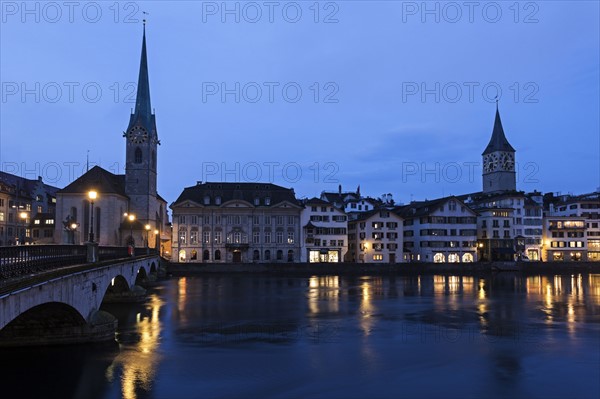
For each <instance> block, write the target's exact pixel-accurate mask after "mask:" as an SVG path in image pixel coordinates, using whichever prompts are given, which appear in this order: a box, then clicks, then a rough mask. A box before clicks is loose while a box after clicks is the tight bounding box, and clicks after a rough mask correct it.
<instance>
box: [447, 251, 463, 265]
mask: <svg viewBox="0 0 600 399" xmlns="http://www.w3.org/2000/svg"><path fill="white" fill-rule="evenodd" d="M448 262H450V263H458V262H460V257H459V256H458V254H455V253H452V254H449V255H448Z"/></svg>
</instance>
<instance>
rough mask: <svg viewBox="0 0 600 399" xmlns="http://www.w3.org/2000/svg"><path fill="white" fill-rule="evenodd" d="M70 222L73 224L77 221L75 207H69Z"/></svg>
mask: <svg viewBox="0 0 600 399" xmlns="http://www.w3.org/2000/svg"><path fill="white" fill-rule="evenodd" d="M71 220H72V221H73V222H75V221H77V207H74V206H72V207H71Z"/></svg>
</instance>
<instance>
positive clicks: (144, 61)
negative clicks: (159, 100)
mask: <svg viewBox="0 0 600 399" xmlns="http://www.w3.org/2000/svg"><path fill="white" fill-rule="evenodd" d="M135 114H137V115H138V116H143V117H146V116H150V115H151V114H152V108H151V106H150V82H149V79H148V58H147V55H146V21H145V20H144V35H143V38H142V57H141V60H140V75H139V77H138V87H137V97H136V100H135Z"/></svg>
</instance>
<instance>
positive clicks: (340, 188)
mask: <svg viewBox="0 0 600 399" xmlns="http://www.w3.org/2000/svg"><path fill="white" fill-rule="evenodd" d="M338 193H340V194H341V193H342V185H341V184H340V185H338Z"/></svg>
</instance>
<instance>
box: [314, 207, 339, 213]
mask: <svg viewBox="0 0 600 399" xmlns="http://www.w3.org/2000/svg"><path fill="white" fill-rule="evenodd" d="M320 208H321V212H327V210H328V209H329V212H333V211H334V208H333V207H332V206H330V207H326V206H321V207H320ZM317 209H319V207H317V206H311V207H310V211H311V212H318V211H317Z"/></svg>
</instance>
